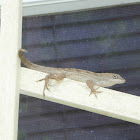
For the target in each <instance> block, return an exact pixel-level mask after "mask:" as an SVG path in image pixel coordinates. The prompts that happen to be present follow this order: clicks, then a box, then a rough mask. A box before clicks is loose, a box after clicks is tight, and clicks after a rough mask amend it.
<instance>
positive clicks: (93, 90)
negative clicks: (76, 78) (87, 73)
mask: <svg viewBox="0 0 140 140" xmlns="http://www.w3.org/2000/svg"><path fill="white" fill-rule="evenodd" d="M86 84H87V86H88V87H89V88H90V90H91V92H90V94H89V96H90V95H91V94H92V93H94V94H95V97H96V98H97V95H96V93H100V91H97V89H98V88H99V87H98V88H97V89H95V88H94V86H95V84H94V82H93V81H92V80H87V81H86Z"/></svg>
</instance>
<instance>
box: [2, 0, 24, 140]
mask: <svg viewBox="0 0 140 140" xmlns="http://www.w3.org/2000/svg"><path fill="white" fill-rule="evenodd" d="M1 4H2V9H1V11H2V12H1V42H0V140H16V139H17V126H18V106H19V81H18V79H19V76H18V75H19V73H18V72H19V68H20V65H19V59H18V57H17V51H18V49H19V47H20V46H21V29H22V26H21V25H22V24H21V21H22V12H21V11H22V10H21V9H22V7H21V6H22V4H21V1H20V0H2V2H1Z"/></svg>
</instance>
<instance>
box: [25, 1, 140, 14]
mask: <svg viewBox="0 0 140 140" xmlns="http://www.w3.org/2000/svg"><path fill="white" fill-rule="evenodd" d="M139 3H140V0H44V1H39V0H38V1H33V2H25V3H24V4H23V16H37V15H44V14H56V13H65V12H73V11H81V10H87V9H103V8H106V7H114V6H123V5H131V4H139Z"/></svg>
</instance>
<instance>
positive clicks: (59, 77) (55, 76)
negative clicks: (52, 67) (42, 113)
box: [37, 73, 66, 98]
mask: <svg viewBox="0 0 140 140" xmlns="http://www.w3.org/2000/svg"><path fill="white" fill-rule="evenodd" d="M64 78H66V74H65V73H59V74H57V73H55V74H49V75H47V76H46V77H45V78H43V79H40V80H38V81H37V82H40V81H44V80H45V85H44V88H43V97H44V98H45V89H46V88H47V89H48V90H49V88H48V86H49V80H50V79H55V80H56V81H60V80H63V79H64ZM49 91H50V90H49Z"/></svg>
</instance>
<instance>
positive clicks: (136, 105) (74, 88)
mask: <svg viewBox="0 0 140 140" xmlns="http://www.w3.org/2000/svg"><path fill="white" fill-rule="evenodd" d="M45 76H46V74H45V73H42V72H37V71H34V70H30V69H26V68H21V80H20V90H21V93H22V94H25V95H28V96H32V97H36V98H39V99H43V94H42V91H43V87H44V82H36V81H37V80H40V79H42V78H44V77H45ZM51 85H52V86H51V87H50V90H51V92H49V91H48V90H46V100H48V101H52V102H56V103H60V104H64V105H68V106H72V107H76V108H79V109H83V110H87V111H90V112H95V113H99V114H102V115H106V116H110V117H113V118H118V119H121V120H125V121H129V122H133V123H137V124H140V97H137V96H134V95H130V94H127V93H122V92H119V91H115V90H110V89H107V88H99V91H103V92H102V93H98V99H96V97H95V96H94V95H91V96H89V93H90V90H89V88H88V87H87V86H86V84H84V83H81V82H77V81H73V80H69V79H64V80H63V82H55V81H54V80H53V81H52V82H51Z"/></svg>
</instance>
